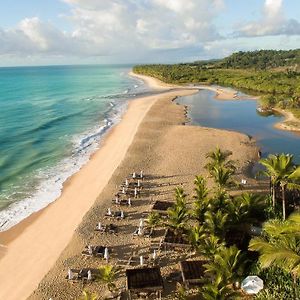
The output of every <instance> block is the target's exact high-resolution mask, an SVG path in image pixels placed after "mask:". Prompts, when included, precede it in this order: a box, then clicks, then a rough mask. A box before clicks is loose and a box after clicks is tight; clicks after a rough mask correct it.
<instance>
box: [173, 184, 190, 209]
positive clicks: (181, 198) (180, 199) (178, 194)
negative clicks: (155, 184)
mask: <svg viewBox="0 0 300 300" xmlns="http://www.w3.org/2000/svg"><path fill="white" fill-rule="evenodd" d="M186 196H187V195H186V194H185V192H184V190H183V188H182V187H176V189H175V201H176V203H177V204H178V205H180V204H181V203H185V200H186Z"/></svg>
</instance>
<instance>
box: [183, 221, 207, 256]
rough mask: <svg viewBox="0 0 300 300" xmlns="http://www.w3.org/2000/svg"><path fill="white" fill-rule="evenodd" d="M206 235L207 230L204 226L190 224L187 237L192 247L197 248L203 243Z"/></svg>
mask: <svg viewBox="0 0 300 300" xmlns="http://www.w3.org/2000/svg"><path fill="white" fill-rule="evenodd" d="M207 236H208V232H207V230H206V229H205V228H204V226H200V225H197V226H192V227H190V229H189V234H188V239H189V242H190V244H191V246H192V249H194V250H196V251H197V250H199V248H200V245H201V244H202V243H203V240H205V239H206V238H207Z"/></svg>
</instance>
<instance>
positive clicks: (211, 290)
mask: <svg viewBox="0 0 300 300" xmlns="http://www.w3.org/2000/svg"><path fill="white" fill-rule="evenodd" d="M199 292H200V293H199V294H200V295H201V296H200V299H204V300H238V299H241V294H240V292H238V291H235V290H233V289H232V288H230V287H228V286H227V285H224V283H223V282H222V281H221V280H220V278H218V279H216V280H214V282H213V283H207V284H205V285H203V286H202V287H201V288H200V290H199Z"/></svg>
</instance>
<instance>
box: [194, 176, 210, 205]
mask: <svg viewBox="0 0 300 300" xmlns="http://www.w3.org/2000/svg"><path fill="white" fill-rule="evenodd" d="M194 185H195V188H194V191H195V193H196V195H195V196H194V198H195V199H196V200H198V201H201V202H202V201H205V200H206V199H207V197H208V188H207V187H206V181H205V179H204V178H203V177H202V176H196V177H195V180H194Z"/></svg>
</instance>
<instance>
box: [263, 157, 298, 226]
mask: <svg viewBox="0 0 300 300" xmlns="http://www.w3.org/2000/svg"><path fill="white" fill-rule="evenodd" d="M260 163H261V164H262V165H263V166H264V167H265V168H266V170H265V171H262V172H260V173H262V174H265V175H267V176H269V177H270V180H271V186H272V189H271V192H272V202H273V207H275V203H276V187H278V186H280V187H281V192H282V216H283V220H285V218H286V208H285V206H286V201H285V193H286V189H300V184H299V180H300V166H298V167H296V166H295V164H294V163H293V155H290V154H284V153H282V154H276V155H274V154H270V155H269V156H268V158H266V159H261V160H260Z"/></svg>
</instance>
